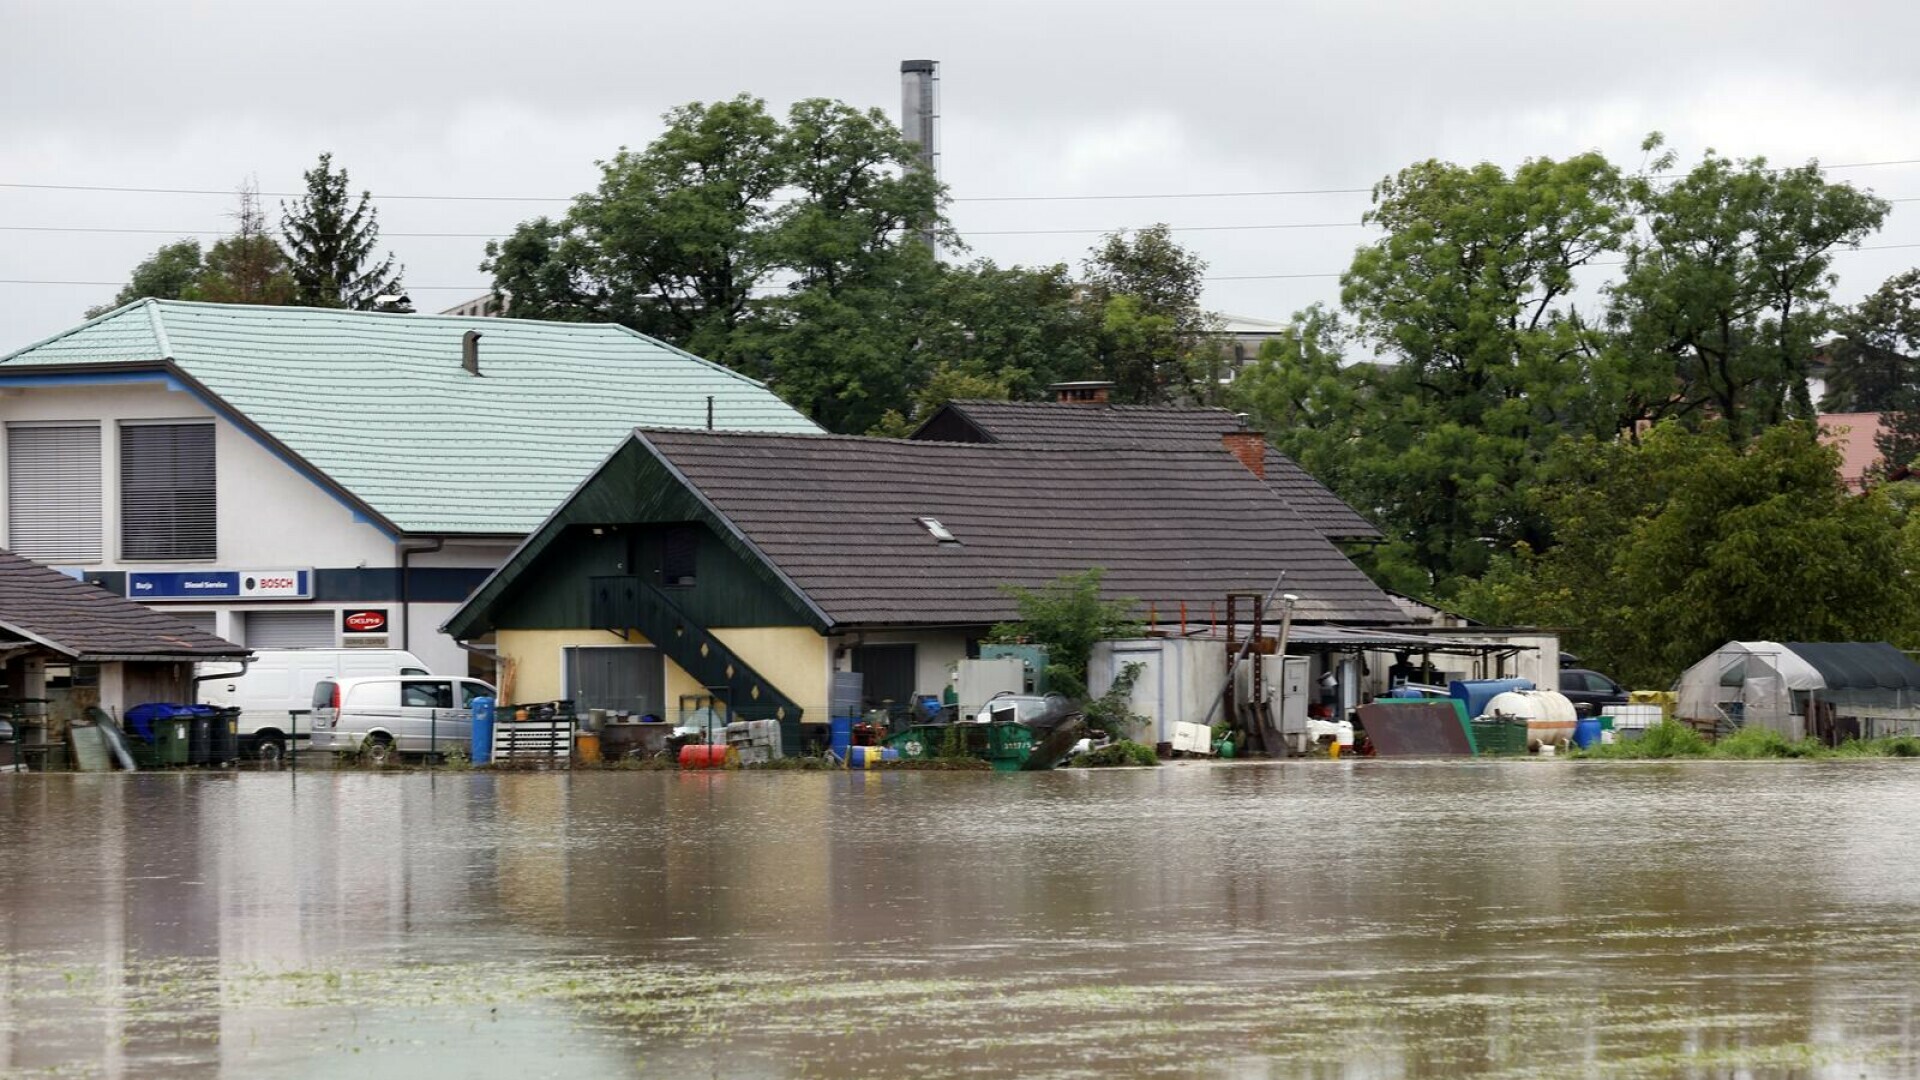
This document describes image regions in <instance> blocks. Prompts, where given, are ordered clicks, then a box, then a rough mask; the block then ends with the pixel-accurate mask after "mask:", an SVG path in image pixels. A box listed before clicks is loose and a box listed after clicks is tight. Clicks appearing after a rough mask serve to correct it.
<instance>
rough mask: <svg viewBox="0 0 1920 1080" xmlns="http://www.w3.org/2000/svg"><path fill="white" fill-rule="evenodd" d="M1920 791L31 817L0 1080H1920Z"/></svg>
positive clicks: (1048, 780)
mask: <svg viewBox="0 0 1920 1080" xmlns="http://www.w3.org/2000/svg"><path fill="white" fill-rule="evenodd" d="M1916 797H1920V768H1915V767H1913V766H1903V765H1901V764H1899V763H1884V764H1883V763H1858V764H1855V763H1811V764H1765V765H1748V766H1743V765H1736V764H1689V765H1635V764H1605V765H1584V764H1583V765H1576V764H1569V763H1505V764H1497V765H1495V764H1398V763H1378V762H1347V763H1339V764H1331V763H1323V762H1320V763H1302V764H1293V765H1285V766H1252V767H1216V766H1206V765H1195V766H1177V767H1167V768H1162V769H1158V770H1153V771H1127V772H1107V773H1077V772H1062V773H1056V774H1050V775H1042V776H1024V775H1012V776H997V775H996V776H982V775H977V774H940V773H913V774H904V773H902V774H871V775H862V774H765V775H753V774H704V775H703V774H625V773H593V774H581V775H578V776H566V775H527V774H502V775H478V774H468V775H460V774H445V775H404V776H377V775H368V774H363V773H348V772H342V773H302V774H300V775H298V776H297V777H296V776H293V775H289V774H248V775H237V776H236V775H207V776H194V775H140V776H132V777H97V776H9V777H4V778H0V807H4V815H5V816H4V821H5V828H4V829H0V868H3V869H4V874H3V875H0V1076H12V1075H30V1074H33V1073H36V1072H40V1071H45V1070H63V1071H69V1072H79V1073H82V1074H99V1075H107V1076H127V1077H136V1076H137V1077H146V1076H205V1075H223V1076H232V1077H254V1076H268V1077H271V1076H307V1075H335V1074H339V1073H342V1072H346V1071H349V1070H351V1071H352V1072H354V1073H355V1074H365V1075H368V1076H384V1075H394V1076H403V1075H419V1074H422V1073H434V1074H439V1073H450V1074H463V1075H501V1076H505V1075H515V1076H518V1075H568V1076H600V1075H634V1074H636V1073H640V1074H658V1075H685V1074H687V1073H688V1072H692V1071H698V1072H700V1073H702V1074H707V1075H724V1076H735V1075H743V1076H769V1077H786V1076H803V1075H864V1076H902V1075H949V1074H952V1073H955V1072H959V1071H970V1072H978V1073H982V1074H986V1075H1049V1074H1051V1075H1104V1074H1109V1073H1114V1072H1120V1073H1141V1072H1149V1071H1160V1070H1165V1071H1172V1072H1176V1073H1180V1074H1185V1075H1202V1076H1235V1077H1239V1076H1247V1077H1330V1078H1331V1077H1375V1076H1382V1077H1403V1076H1419V1077H1426V1076H1436V1077H1437V1076H1455V1075H1463V1074H1483V1075H1500V1074H1506V1075H1514V1076H1535V1075H1568V1076H1585V1075H1594V1074H1596V1073H1604V1074H1609V1075H1614V1074H1617V1075H1628V1076H1702V1077H1721V1076H1727V1077H1733V1076H1796V1077H1826V1076H1835V1077H1837V1076H1860V1075H1867V1076H1905V1075H1913V1074H1914V1073H1915V1072H1916V1071H1917V1070H1920V1053H1917V1052H1916V1049H1915V1041H1914V1036H1913V1025H1914V1019H1915V1016H1916V1006H1915V1001H1914V990H1913V987H1914V986H1915V985H1916V979H1915V976H1916V974H1920V969H1917V967H1916V957H1920V923H1917V922H1916V920H1915V915H1916V909H1917V908H1920V862H1917V861H1916V859H1915V857H1914V856H1915V855H1916V851H1915V847H1916V845H1920V840H1916V839H1915V837H1914V831H1913V830H1912V829H1911V828H1908V827H1906V826H1905V824H1904V822H1905V814H1906V808H1907V807H1909V806H1911V805H1913V803H1914V800H1915V799H1916Z"/></svg>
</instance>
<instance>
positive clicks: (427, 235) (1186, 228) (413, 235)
mask: <svg viewBox="0 0 1920 1080" xmlns="http://www.w3.org/2000/svg"><path fill="white" fill-rule="evenodd" d="M1886 201H1887V202H1890V203H1912V202H1920V195H1913V196H1906V197H1903V198H1898V199H1887V200H1886ZM1366 225H1367V223H1366V222H1363V221H1296V222H1281V223H1272V224H1248V225H1170V226H1168V231H1170V232H1267V231H1272V230H1281V229H1359V228H1365V227H1366ZM1148 227H1149V226H1145V225H1115V226H1106V227H1101V228H1088V229H965V230H961V231H960V232H961V235H962V236H1080V235H1095V234H1105V233H1112V232H1129V231H1137V230H1139V229H1144V228H1148ZM0 232H27V233H81V234H90V233H91V234H103V235H128V236H230V235H232V234H231V232H230V231H227V230H220V229H147V228H118V227H106V226H92V225H0ZM380 235H381V236H382V237H384V238H391V239H396V240H497V239H500V238H501V234H500V233H497V232H386V231H382V232H381V233H380Z"/></svg>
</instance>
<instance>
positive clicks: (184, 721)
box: [153, 715, 193, 765]
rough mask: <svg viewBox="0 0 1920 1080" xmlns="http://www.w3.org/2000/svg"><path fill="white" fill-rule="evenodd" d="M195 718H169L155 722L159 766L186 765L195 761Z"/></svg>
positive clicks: (156, 759) (154, 736) (154, 732)
mask: <svg viewBox="0 0 1920 1080" xmlns="http://www.w3.org/2000/svg"><path fill="white" fill-rule="evenodd" d="M192 744H193V718H192V717H191V716H184V715H183V716H169V717H166V718H164V719H159V720H155V721H154V722H153V751H154V754H153V756H154V760H155V763H156V764H159V765H186V764H189V763H191V762H192V761H193V747H192Z"/></svg>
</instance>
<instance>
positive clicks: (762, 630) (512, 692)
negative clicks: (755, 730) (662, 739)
mask: <svg viewBox="0 0 1920 1080" xmlns="http://www.w3.org/2000/svg"><path fill="white" fill-rule="evenodd" d="M713 634H714V636H715V637H717V638H719V639H720V640H721V641H723V642H725V643H726V646H727V648H729V649H732V650H733V651H734V652H735V653H737V654H738V655H739V656H740V658H741V659H742V660H745V661H746V662H747V663H749V664H751V665H753V668H754V670H755V671H758V672H759V673H760V674H761V675H762V676H764V677H765V678H766V679H767V680H768V681H769V682H771V683H773V685H775V686H777V687H779V688H780V691H781V692H782V693H784V694H786V695H787V696H788V697H790V698H792V699H793V701H794V702H795V703H796V704H798V705H799V706H800V707H801V708H803V709H805V710H806V711H807V719H808V720H816V719H817V720H820V721H821V722H824V721H825V719H826V707H827V640H826V639H825V638H823V637H821V636H820V635H819V634H816V633H814V632H813V631H812V630H809V629H807V628H806V627H804V626H768V627H745V628H735V629H731V630H715V631H714V632H713ZM494 642H495V645H496V647H497V648H498V649H499V655H500V659H501V660H502V661H503V667H505V669H506V670H505V673H503V674H502V676H501V682H502V683H503V685H502V686H501V687H500V688H499V689H500V694H501V697H502V698H504V699H506V700H507V701H510V702H525V701H552V700H555V699H558V698H559V697H561V696H562V695H563V694H564V692H565V684H566V677H565V675H564V673H563V672H562V670H561V668H562V662H561V661H562V657H563V653H562V650H564V649H567V648H571V647H574V646H578V645H597V646H620V645H645V644H648V642H647V639H646V637H645V636H643V635H641V634H639V633H638V632H634V633H629V634H628V635H627V638H626V639H625V640H622V639H621V637H620V635H618V634H615V633H611V632H609V631H606V630H501V631H499V632H498V633H496V634H495V636H494ZM666 675H667V677H666V693H667V701H666V705H667V708H669V709H672V708H674V707H675V706H676V705H677V703H678V702H679V700H680V697H681V695H683V694H702V693H705V692H706V691H705V690H704V689H703V688H702V687H701V685H700V683H699V682H698V681H697V680H695V679H694V677H693V676H691V675H689V674H687V673H686V671H685V670H684V669H683V668H681V667H680V665H678V664H676V663H674V662H673V661H672V659H668V660H667V663H666ZM665 719H668V720H674V719H677V717H672V716H669V717H665Z"/></svg>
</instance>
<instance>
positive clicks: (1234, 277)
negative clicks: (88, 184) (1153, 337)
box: [0, 242, 1920, 295]
mask: <svg viewBox="0 0 1920 1080" xmlns="http://www.w3.org/2000/svg"><path fill="white" fill-rule="evenodd" d="M1907 248H1920V242H1916V243H1911V244H1862V245H1860V246H1859V247H1848V248H1835V249H1834V250H1833V254H1835V255H1847V254H1851V253H1853V252H1856V251H1897V250H1904V249H1907ZM1583 265H1584V266H1625V265H1626V263H1625V262H1624V261H1621V260H1617V259H1616V260H1609V261H1606V262H1590V263H1585V264H1583ZM1576 269H1578V268H1577V267H1576ZM1342 273H1343V271H1335V272H1332V273H1318V274H1215V275H1209V276H1207V277H1204V278H1201V279H1200V280H1202V281H1296V280H1303V279H1307V278H1337V277H1340V276H1341V274H1342ZM125 284H126V282H124V281H65V280H53V279H46V278H0V285H86V286H102V287H107V288H119V287H121V286H124V285H125ZM788 284H791V283H790V282H789V283H785V284H780V283H776V284H770V285H756V286H753V288H755V289H783V288H786V287H787V285H788ZM406 289H407V291H408V292H413V291H415V290H418V291H420V292H465V293H474V294H476V295H477V294H479V293H484V292H490V291H492V289H493V286H492V285H491V284H480V285H415V284H413V283H412V282H408V283H407V284H406Z"/></svg>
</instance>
